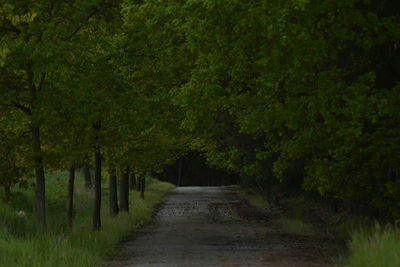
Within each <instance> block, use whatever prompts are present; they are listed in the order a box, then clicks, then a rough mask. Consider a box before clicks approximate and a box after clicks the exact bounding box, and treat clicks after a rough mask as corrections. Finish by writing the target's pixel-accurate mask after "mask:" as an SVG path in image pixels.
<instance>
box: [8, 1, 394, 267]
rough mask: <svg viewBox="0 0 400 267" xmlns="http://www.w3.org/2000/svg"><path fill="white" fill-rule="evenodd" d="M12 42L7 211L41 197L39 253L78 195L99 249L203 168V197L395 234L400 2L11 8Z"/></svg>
mask: <svg viewBox="0 0 400 267" xmlns="http://www.w3.org/2000/svg"><path fill="white" fill-rule="evenodd" d="M0 38H1V39H0V189H1V190H2V192H1V193H0V196H1V199H2V200H0V202H1V205H0V209H4V210H6V209H10V210H12V209H13V208H12V207H13V205H14V204H15V202H16V201H17V200H16V199H18V197H20V196H21V193H20V192H22V191H23V192H29V194H30V195H31V196H32V197H31V198H29V201H31V202H30V203H29V205H30V206H29V207H30V209H31V212H32V214H30V215H29V220H30V221H29V222H30V223H32V225H30V223H27V224H29V228H30V230H29V231H28V230H27V229H25V228H24V230H22V231H23V232H29V233H30V234H29V236H30V237H29V238H31V239H32V238H33V239H35V238H36V239H37V238H39V239H40V237H42V238H44V237H47V238H50V237H51V236H52V234H51V233H53V232H54V233H58V234H59V233H60V232H59V231H61V230H60V229H61V228H62V229H63V230H62V231H61V232H62V233H64V234H65V233H68V232H69V231H73V229H74V228H73V227H74V224H75V222H77V221H79V220H78V217H79V216H78V217H76V216H77V212H78V211H75V210H74V205H75V204H76V203H74V201H77V198H78V200H79V197H83V195H79V194H80V192H78V191H77V190H75V191H74V188H75V187H76V186H77V184H80V185H82V188H86V190H87V191H88V192H90V195H91V196H92V198H90V204H88V205H89V206H88V207H90V211H89V212H90V217H91V218H90V221H91V222H90V224H91V228H92V229H86V228H85V230H84V231H85V232H87V233H88V235H90V236H91V238H92V237H93V236H92V235H96V234H98V233H96V232H99V231H100V230H101V231H103V230H106V229H104V228H105V227H104V225H102V222H103V221H102V216H103V215H104V212H103V211H102V210H103V209H104V208H105V209H107V214H108V213H109V214H110V215H107V216H111V217H113V216H116V215H117V214H118V211H128V210H129V206H130V205H129V204H130V203H131V202H132V201H134V203H136V202H137V203H142V204H141V205H147V204H145V202H144V201H146V198H147V197H145V195H146V192H147V190H149V196H150V197H151V196H153V195H154V194H159V195H157V198H158V197H161V195H162V194H164V193H161V191H162V190H161V189H160V188H161V187H166V188H167V187H168V186H167V185H166V184H165V183H160V182H158V181H156V180H155V179H153V178H151V177H152V176H154V177H161V180H163V179H162V177H164V180H168V181H170V182H173V183H175V184H179V185H180V184H181V182H180V181H178V182H176V181H177V177H178V176H179V177H180V176H181V175H182V174H179V171H178V169H179V168H180V169H182V160H183V162H184V165H185V164H186V163H187V162H188V161H189V159H193V158H197V161H198V162H200V161H204V163H203V162H202V163H198V162H197V163H196V162H195V163H193V164H194V165H196V164H197V165H198V164H202V165H201V166H203V165H204V166H205V165H207V166H209V168H213V170H214V174H213V175H214V176H212V175H211V174H210V173H208V174H207V172H205V173H206V175H205V176H207V177H209V178H208V179H209V181H208V182H205V184H203V185H207V183H208V185H220V184H239V185H241V186H242V187H252V188H258V190H259V191H261V192H262V194H265V195H266V196H268V197H269V198H273V199H275V200H279V199H280V198H284V197H285V196H291V195H303V196H306V197H311V198H313V199H317V200H320V201H323V202H324V203H326V204H327V205H329V206H330V207H332V209H333V210H335V211H340V210H345V211H349V212H351V213H356V214H363V215H365V216H368V217H369V218H371V220H376V221H379V222H382V223H395V222H399V220H400V2H399V1H397V0H324V1H317V0H284V1H282V0H0ZM198 158H201V160H200V159H198ZM185 159H186V161H185ZM185 162H186V163H185ZM194 165H193V166H194ZM197 165H196V166H197ZM193 166H192V167H190V168H189V167H186V168H187V169H192V170H195V169H196V168H195V167H193ZM183 167H184V170H185V166H183ZM198 169H199V172H201V168H200V167H199V168H198ZM203 169H204V168H203ZM168 170H169V171H168ZM61 172H62V173H64V174H65V175H64V176H65V177H67V178H66V180H65V183H63V186H62V188H61V189H60V188H58V187H57V190H62V192H60V193H59V195H60V196H62V199H59V198H55V199H53V198H52V197H51V194H53V193H54V192H53V191H52V190H53V189H54V190H55V188H54V187H52V186H54V183H56V181H58V180H57V179H58V178H56V176H57V173H61ZM193 172H194V171H193ZM193 175H194V174H193ZM75 176H77V178H79V179H75ZM222 176H223V177H224V178H223V179H222V178H220V179H219V180H215V179H217V178H216V177H222ZM146 177H147V178H146ZM165 177H168V179H167V178H165ZM199 179H200V178H199ZM213 179H214V180H213ZM74 183H75V185H74ZM202 183H203V182H202ZM52 184H53V185H52ZM105 184H106V185H107V187H108V188H107V190H106V192H105V190H104V186H105ZM189 184H191V183H190V182H189V181H186V185H189ZM146 185H149V188H147V186H146ZM183 185H185V183H183ZM151 186H153V187H151ZM102 187H103V188H102ZM159 187H160V188H159ZM168 188H169V187H168ZM102 189H103V190H102ZM132 189H137V190H138V191H141V192H136V191H132ZM151 190H155V191H154V192H156V193H154V192H153V191H151ZM157 190H158V191H157ZM163 190H164V189H163ZM131 192H134V193H131ZM163 192H164V191H163ZM81 193H82V192H81ZM130 193H131V194H130ZM132 195H133V196H132ZM140 195H141V198H144V200H143V199H141V198H140ZM105 197H107V200H105ZM132 197H133V198H134V199H135V200H132ZM52 200H54V201H57V203H58V202H59V205H58V204H57V205H58V206H57V205H56V206H54V205H53V204H51V201H52ZM104 201H106V202H104ZM22 202H23V201H22ZM13 203H14V204H13ZM65 203H67V205H65ZM85 203H86V202H85ZM88 203H89V202H88ZM153 204H154V203H153V202H152V204H151V205H153ZM105 205H109V206H107V207H105ZM149 205H150V204H149ZM151 205H150V206H151ZM75 206H76V205H75ZM131 208H132V207H131ZM86 209H88V208H86ZM134 209H135V208H133V210H134ZM147 209H150V208H149V207H147V206H146V210H147ZM55 210H56V211H55ZM108 210H109V212H108ZM10 212H11V211H10ZM53 212H56V213H57V214H59V215H57V216H61V217H62V219H60V221H61V222H57V223H59V224H60V225H62V226H60V229H55V228H57V227H59V226H56V224H55V223H54V218H53V217H54V216H53V215H54V214H56V213H54V214H53ZM78 213H79V212H78ZM130 213H132V214H133V215H132V216H134V212H133V211H132V209H131V210H130ZM4 214H6V213H4V212H0V256H2V255H3V254H2V253H3V252H2V250H4V249H3V248H2V247H3V245H4V244H5V243H2V242H3V241H1V239H3V240H7V238H11V237H10V236H13V235H14V234H13V232H12V231H11V232H10V231H8V232H7V231H6V230H5V229H7V225H15V224H16V222H17V221H18V220H19V219H18V220H17V219H15V218H14V217H15V216H14V217H12V216H11V215H7V216H8V217H7V216H6V215H4ZM24 214H25V213H24ZM24 214H23V215H24ZM24 216H25V215H24ZM104 216H106V215H104ZM86 219H89V217H88V218H86ZM106 219H107V218H106ZM107 220H108V219H107ZM127 220H128V219H127ZM143 221H145V220H143ZM52 223H53V225H51V224H52ZM77 223H78V222H77ZM79 223H80V222H79ZM111 224H112V221H110V222H109V223H108V224H107V225H111ZM57 225H58V224H57ZM10 227H11V228H12V226H10ZM10 227H9V229H11V228H10ZM110 227H111V226H110ZM31 228H32V229H31ZM69 229H72V230H69ZM82 231H83V230H82ZM7 236H8V237H7ZM19 238H20V239H19V240H20V241H18V242H21V244H25V245H26V243H24V242H25V241H26V240H27V239H29V238H28V237H27V236H25V237H24V238H25V239H24V238H22V237H19ZM21 238H22V239H21ZM93 238H95V237H93ZM78 239H79V238H77V239H76V240H78ZM24 240H25V241H24ZM79 240H80V239H79ZM398 240H400V239H398ZM53 241H54V240H53ZM16 242H17V241H16ZM32 242H33V241H32ZM43 242H44V241H43ZM76 242H77V243H79V242H78V241H76ZM398 242H399V241H398ZM81 243H82V244H80V246H84V244H83V243H84V241H82V242H81ZM2 244H3V245H2ZM49 246H50V247H51V246H52V245H49ZM71 246H72V245H71ZM399 247H400V245H399ZM17 250H18V249H17V248H16V251H17ZM5 253H7V252H5ZM3 256H4V255H3ZM18 257H19V256H18V255H17V256H16V258H18ZM38 266H40V265H38ZM42 266H43V265H42ZM53 266H54V265H53Z"/></svg>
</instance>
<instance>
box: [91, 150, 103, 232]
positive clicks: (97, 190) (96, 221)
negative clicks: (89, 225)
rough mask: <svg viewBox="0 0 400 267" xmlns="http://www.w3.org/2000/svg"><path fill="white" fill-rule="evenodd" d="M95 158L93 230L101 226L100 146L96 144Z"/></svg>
mask: <svg viewBox="0 0 400 267" xmlns="http://www.w3.org/2000/svg"><path fill="white" fill-rule="evenodd" d="M94 158H95V160H94V161H95V174H94V205H93V230H95V231H96V230H99V229H100V228H101V219H100V209H101V152H100V146H99V145H97V147H96V152H95V154H94Z"/></svg>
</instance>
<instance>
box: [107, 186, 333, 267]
mask: <svg viewBox="0 0 400 267" xmlns="http://www.w3.org/2000/svg"><path fill="white" fill-rule="evenodd" d="M248 209H251V207H249V206H247V205H245V204H244V203H243V202H242V201H241V200H240V199H239V198H238V197H237V194H236V192H235V191H234V190H233V189H230V188H227V187H178V188H174V189H172V190H171V191H170V193H169V194H168V196H167V197H166V198H165V203H164V205H163V206H162V207H161V209H160V210H159V211H158V213H157V215H156V216H155V217H154V219H153V222H152V223H151V224H150V225H148V226H146V227H144V228H143V229H142V230H140V232H139V233H136V234H135V236H133V237H132V239H131V240H129V241H126V242H123V243H121V244H120V245H119V249H120V251H121V255H120V256H119V257H118V258H117V259H114V260H113V261H110V262H108V263H107V264H106V266H331V265H329V264H327V263H325V260H324V259H321V256H320V255H319V254H318V252H317V251H316V250H315V247H312V246H309V243H313V242H312V241H311V242H309V240H307V238H305V237H298V236H292V235H289V234H286V233H283V232H281V231H280V230H279V229H277V227H276V226H271V225H269V224H268V220H266V221H254V220H246V218H243V214H246V213H247V212H248ZM314 243H315V242H314Z"/></svg>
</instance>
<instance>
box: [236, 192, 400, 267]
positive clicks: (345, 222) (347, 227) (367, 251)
mask: <svg viewBox="0 0 400 267" xmlns="http://www.w3.org/2000/svg"><path fill="white" fill-rule="evenodd" d="M237 190H239V196H240V197H242V198H244V199H246V200H247V202H248V203H249V204H250V205H252V206H254V207H257V208H261V209H263V210H267V211H270V212H271V215H272V216H271V217H270V219H271V222H272V223H274V224H277V225H279V226H280V228H281V230H283V231H284V232H286V233H288V234H294V235H299V236H313V235H314V236H317V235H318V236H319V237H323V238H325V239H330V240H332V242H327V243H326V244H320V245H321V246H323V247H325V246H326V250H330V251H332V252H333V253H331V255H332V256H333V255H336V256H334V258H335V261H336V262H339V264H340V266H349V267H364V266H365V267H398V266H400V229H399V228H398V227H394V226H390V225H389V226H386V227H382V226H379V224H376V223H375V222H374V221H373V220H371V219H369V218H367V217H365V216H360V215H354V214H349V213H347V212H342V213H334V212H332V211H329V209H327V208H326V207H324V205H323V204H321V203H317V202H315V201H312V200H308V199H305V198H304V197H301V196H300V197H291V198H283V199H281V200H280V201H279V206H278V205H277V204H276V203H274V204H272V203H271V202H269V201H268V196H265V195H264V194H263V192H261V191H259V190H257V189H254V188H253V189H244V188H237ZM321 240H322V239H321ZM346 243H347V244H349V246H348V247H346V246H345V244H346ZM340 255H341V256H340Z"/></svg>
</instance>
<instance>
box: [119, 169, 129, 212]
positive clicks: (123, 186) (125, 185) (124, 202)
mask: <svg viewBox="0 0 400 267" xmlns="http://www.w3.org/2000/svg"><path fill="white" fill-rule="evenodd" d="M119 186H120V188H119V196H120V198H119V206H120V208H121V211H129V167H127V168H125V169H121V179H120V182H119Z"/></svg>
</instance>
